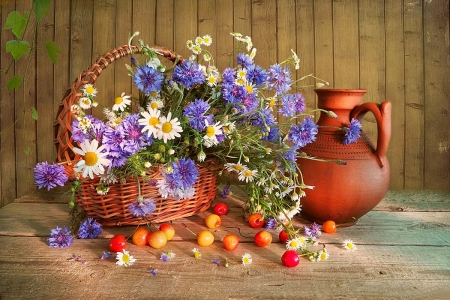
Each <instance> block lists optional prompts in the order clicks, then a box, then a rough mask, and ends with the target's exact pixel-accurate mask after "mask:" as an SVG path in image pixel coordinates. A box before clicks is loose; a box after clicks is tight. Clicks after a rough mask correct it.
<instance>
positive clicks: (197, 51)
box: [192, 45, 202, 55]
mask: <svg viewBox="0 0 450 300" xmlns="http://www.w3.org/2000/svg"><path fill="white" fill-rule="evenodd" d="M192 52H194V54H197V55H198V54H200V53H202V47H200V45H194V47H192Z"/></svg>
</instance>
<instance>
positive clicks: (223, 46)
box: [213, 0, 245, 72]
mask: <svg viewBox="0 0 450 300" xmlns="http://www.w3.org/2000/svg"><path fill="white" fill-rule="evenodd" d="M244 14H245V11H244ZM216 19H217V23H216V36H215V40H214V39H213V43H214V46H215V55H214V59H215V63H216V66H217V68H218V69H219V71H220V72H222V71H223V70H224V69H225V68H227V67H228V66H229V63H230V58H231V59H234V58H233V57H231V52H232V50H233V43H234V38H233V37H232V36H231V35H230V33H231V32H232V31H234V30H233V1H232V0H223V1H216Z"/></svg>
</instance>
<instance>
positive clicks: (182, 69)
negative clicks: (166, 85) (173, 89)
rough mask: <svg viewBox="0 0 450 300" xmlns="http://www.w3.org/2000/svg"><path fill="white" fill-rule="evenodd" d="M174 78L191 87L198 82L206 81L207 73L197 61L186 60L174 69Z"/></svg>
mask: <svg viewBox="0 0 450 300" xmlns="http://www.w3.org/2000/svg"><path fill="white" fill-rule="evenodd" d="M172 77H173V80H175V81H176V82H177V83H179V84H181V85H184V86H185V87H186V88H188V89H190V88H191V87H192V86H194V85H196V84H202V83H203V82H205V74H204V73H203V71H202V70H201V69H200V67H199V65H198V64H197V63H194V62H191V61H185V62H183V63H181V64H178V65H177V66H176V67H175V69H174V70H173V75H172Z"/></svg>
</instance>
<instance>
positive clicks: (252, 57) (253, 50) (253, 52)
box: [250, 48, 256, 59]
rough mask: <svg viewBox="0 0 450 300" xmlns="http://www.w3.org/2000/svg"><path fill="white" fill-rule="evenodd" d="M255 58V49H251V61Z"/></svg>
mask: <svg viewBox="0 0 450 300" xmlns="http://www.w3.org/2000/svg"><path fill="white" fill-rule="evenodd" d="M255 56H256V48H253V49H252V52H250V58H251V59H254V58H255Z"/></svg>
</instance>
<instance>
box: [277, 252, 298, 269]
mask: <svg viewBox="0 0 450 300" xmlns="http://www.w3.org/2000/svg"><path fill="white" fill-rule="evenodd" d="M281 262H282V263H283V265H285V266H286V267H289V268H293V267H296V266H297V265H298V264H299V263H300V258H299V257H298V254H297V251H295V250H287V251H286V252H284V253H283V255H282V256H281Z"/></svg>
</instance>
